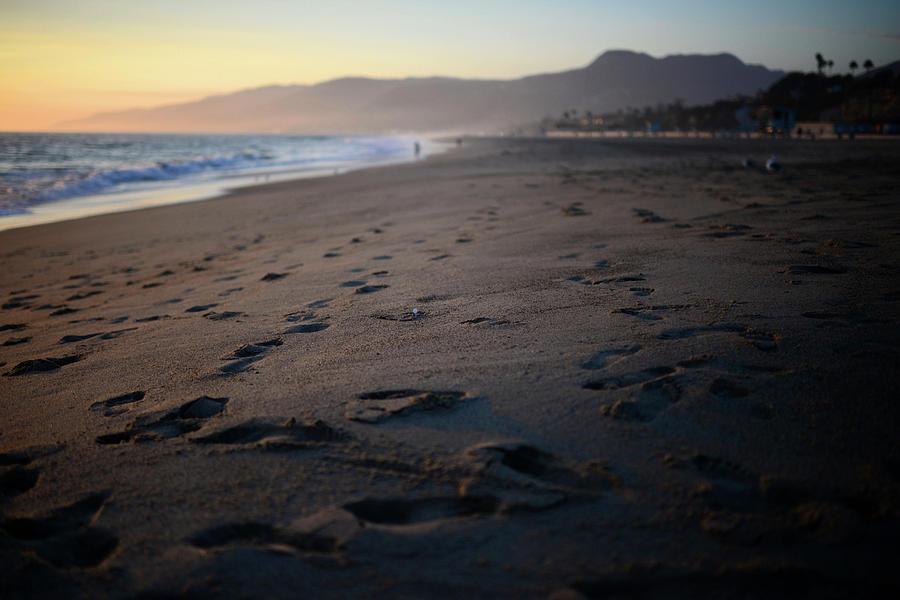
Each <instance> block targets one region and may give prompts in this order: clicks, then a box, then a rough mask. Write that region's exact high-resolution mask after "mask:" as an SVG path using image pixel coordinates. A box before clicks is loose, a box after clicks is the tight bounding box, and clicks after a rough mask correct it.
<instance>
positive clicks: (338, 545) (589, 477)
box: [186, 441, 621, 555]
mask: <svg viewBox="0 0 900 600" xmlns="http://www.w3.org/2000/svg"><path fill="white" fill-rule="evenodd" d="M330 460H336V461H339V462H344V463H345V464H351V465H352V464H354V463H359V464H358V466H359V467H361V468H367V469H368V468H372V465H373V464H374V461H373V460H372V459H368V460H364V461H363V460H360V459H357V458H353V457H352V456H343V455H334V456H331V457H330ZM400 466H403V467H404V470H408V471H410V472H413V473H417V472H424V469H426V468H430V469H439V470H440V471H441V474H440V478H442V479H444V480H446V481H447V483H448V484H452V483H453V482H456V488H457V491H456V492H455V493H444V494H441V493H438V494H433V495H423V496H418V497H416V496H403V497H364V498H362V499H358V500H353V501H350V502H345V503H343V504H340V505H334V506H327V507H324V508H322V509H320V510H318V511H316V512H314V513H312V514H310V515H309V516H305V517H302V518H299V519H294V520H291V521H287V522H282V523H265V522H259V521H239V522H232V523H225V524H221V525H217V526H214V527H210V528H207V529H204V530H201V531H199V532H197V533H195V534H193V535H192V536H190V537H189V538H188V539H187V540H186V541H187V542H188V543H189V544H191V545H193V546H195V547H197V548H201V549H204V550H208V551H215V550H217V549H228V548H232V547H234V546H255V547H261V548H264V549H270V550H272V551H275V552H280V553H284V552H289V553H296V554H300V555H303V554H309V553H319V554H336V553H340V552H342V551H344V550H345V549H346V546H347V545H348V544H349V543H351V542H352V540H353V539H354V538H355V537H356V536H357V535H359V534H360V533H362V532H363V531H364V530H366V529H369V528H376V529H379V530H382V531H386V532H391V531H396V532H397V533H398V534H404V532H408V531H410V530H409V529H408V528H409V527H410V526H415V525H422V524H429V523H439V522H442V521H452V520H463V519H478V518H491V517H494V516H497V515H514V514H518V513H529V512H537V511H545V510H552V509H553V508H556V507H558V506H560V505H561V504H563V503H564V502H566V501H567V500H568V499H570V498H578V497H587V498H592V497H598V496H601V495H603V494H605V493H607V492H609V491H610V490H613V489H616V488H618V487H620V486H621V482H620V481H619V480H618V478H617V477H615V476H614V475H613V474H611V473H610V472H609V471H608V470H606V469H605V468H603V467H601V466H599V465H597V464H595V463H593V462H589V463H586V464H584V465H571V464H568V463H566V462H564V461H562V460H560V459H559V458H557V457H556V456H554V455H552V454H550V453H548V452H545V451H543V450H541V449H539V448H537V447H535V446H532V445H529V444H526V443H524V442H519V441H497V442H486V443H482V444H478V445H475V446H472V447H470V448H468V449H466V450H464V451H463V452H462V453H460V454H458V455H455V456H451V457H448V458H447V459H445V460H444V461H443V462H442V464H441V465H440V466H437V467H435V466H433V465H432V466H431V467H423V466H417V465H415V464H406V463H402V464H401V465H395V466H394V470H395V471H397V470H398V469H399V467H400Z"/></svg>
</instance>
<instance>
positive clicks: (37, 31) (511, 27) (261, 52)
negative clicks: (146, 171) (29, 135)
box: [0, 0, 900, 131]
mask: <svg viewBox="0 0 900 600" xmlns="http://www.w3.org/2000/svg"><path fill="white" fill-rule="evenodd" d="M676 4H677V6H673V5H676ZM617 48H621V49H630V50H637V51H642V52H647V53H649V54H651V55H653V56H665V55H667V54H679V53H682V54H683V53H717V52H726V51H727V52H731V53H733V54H735V55H736V56H738V58H740V59H741V60H743V61H745V62H749V63H758V64H763V65H765V66H767V67H770V68H775V69H786V70H800V69H802V70H813V69H814V68H815V61H814V59H813V55H814V54H815V53H816V52H822V53H823V54H824V55H825V56H826V58H832V59H833V60H834V62H835V65H836V69H835V71H836V72H837V71H846V70H847V64H848V63H849V62H850V60H852V59H856V60H857V61H858V62H859V63H860V64H861V63H862V62H863V60H864V59H866V58H870V59H872V60H873V61H874V62H875V63H876V64H884V63H888V62H892V61H894V60H897V59H900V3H898V2H896V1H895V0H883V1H868V2H867V1H861V2H855V3H850V2H834V1H830V0H824V1H797V2H783V1H770V0H756V1H753V2H747V1H742V2H713V1H704V0H696V1H693V2H691V1H685V2H679V3H671V2H661V1H644V2H631V3H623V2H604V1H593V2H591V1H587V0H584V1H578V0H556V1H549V0H548V1H538V0H510V1H498V2H490V1H470V0H456V1H454V2H443V1H430V0H415V1H412V0H410V1H406V0H393V1H381V2H374V1H371V2H365V1H363V2H360V1H359V0H356V1H344V0H330V1H329V2H311V1H310V2H298V1H290V0H253V1H246V0H242V1H241V2H228V1H227V0H154V1H153V2H121V1H115V0H0V131H2V130H46V129H52V128H53V126H54V124H56V123H59V122H60V121H65V120H69V119H74V118H79V117H83V116H87V115H90V114H92V113H95V112H100V111H108V110H115V109H124V108H133V107H143V106H156V105H160V104H170V103H175V102H183V101H190V100H194V99H198V98H201V97H203V96H207V95H211V94H216V93H225V92H230V91H234V90H237V89H244V88H251V87H257V86H261V85H267V84H272V83H282V84H287V83H316V82H319V81H324V80H327V79H332V78H335V77H341V76H345V75H366V76H371V77H405V76H428V75H447V76H455V77H477V78H498V79H509V78H515V77H519V76H522V75H529V74H535V73H541V72H550V71H559V70H564V69H570V68H575V67H579V66H583V65H585V64H587V63H589V62H590V61H591V60H593V59H594V58H595V57H596V56H597V55H599V54H601V53H602V52H603V51H605V50H608V49H617Z"/></svg>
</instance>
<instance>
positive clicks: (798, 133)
mask: <svg viewBox="0 0 900 600" xmlns="http://www.w3.org/2000/svg"><path fill="white" fill-rule="evenodd" d="M797 137H798V138H802V137H803V128H802V127H798V128H797Z"/></svg>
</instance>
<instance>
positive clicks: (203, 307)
mask: <svg viewBox="0 0 900 600" xmlns="http://www.w3.org/2000/svg"><path fill="white" fill-rule="evenodd" d="M218 305H219V304H218V303H216V302H214V303H212V304H198V305H196V306H192V307H190V308H188V309H186V310H185V311H184V312H186V313H196V312H203V311H204V310H209V309H211V308H213V307H214V306H218Z"/></svg>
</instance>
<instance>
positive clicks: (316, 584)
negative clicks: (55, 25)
mask: <svg viewBox="0 0 900 600" xmlns="http://www.w3.org/2000/svg"><path fill="white" fill-rule="evenodd" d="M773 152H775V153H777V154H778V159H779V162H780V163H781V164H782V165H783V166H784V169H785V170H784V172H783V173H767V172H766V171H765V170H764V169H761V168H759V167H743V166H742V165H741V161H742V159H744V158H751V159H753V160H754V161H755V163H756V164H757V165H761V164H763V163H764V162H765V159H766V158H767V157H768V156H769V155H770V154H772V153H773ZM898 158H900V145H898V144H894V143H891V142H876V141H859V140H858V141H856V142H854V143H848V142H846V141H845V142H843V143H840V142H829V141H822V142H820V141H817V142H808V141H803V142H800V141H797V142H792V141H784V140H731V141H729V140H709V139H705V140H691V139H682V140H664V139H633V140H629V139H621V140H605V141H588V140H466V143H465V145H464V146H463V148H462V149H459V150H454V151H452V152H450V153H448V154H446V155H441V156H437V157H430V158H429V159H427V160H423V161H420V162H419V163H416V164H410V165H401V166H393V167H388V168H378V169H371V170H365V171H358V172H354V173H349V174H345V175H341V176H337V177H330V178H322V179H315V180H303V181H297V182H287V183H279V184H273V185H268V186H260V187H257V188H252V189H247V190H242V191H240V192H238V193H234V194H232V195H230V196H227V197H223V198H218V199H214V200H208V201H204V202H196V203H190V204H182V205H175V206H167V207H162V208H156V209H150V210H143V211H138V212H132V213H122V214H115V215H106V216H99V217H93V218H89V219H84V220H79V221H71V222H66V223H57V224H50V225H44V226H40V227H34V228H27V229H20V230H10V231H4V232H2V233H0V256H2V265H3V268H2V270H0V300H2V302H3V306H2V311H0V329H2V331H0V344H2V346H0V373H2V374H3V376H2V377H0V511H2V512H0V566H2V569H0V570H2V572H3V577H2V578H0V597H3V598H21V597H29V598H30V597H67V598H77V597H85V598H96V597H109V598H133V597H144V598H166V597H173V598H174V597H192V598H193V597H217V598H222V597H225V598H231V597H235V598H238V597H247V598H250V597H270V598H295V597H311V598H456V597H466V598H554V599H556V600H562V599H577V598H607V597H635V596H638V597H696V596H698V595H705V596H716V597H722V596H725V595H728V594H731V595H732V596H734V597H792V598H795V597H803V596H811V595H813V594H815V595H816V596H818V597H826V598H827V597H845V596H865V595H870V596H871V595H882V594H886V593H891V592H896V591H897V587H898V583H897V579H896V576H895V575H894V573H893V570H894V566H895V564H896V561H897V558H898V552H897V549H896V548H897V546H896V539H897V535H898V533H900V527H898V524H900V520H898V512H900V502H898V500H900V448H898V444H897V431H898V425H900V419H898V415H900V410H898V407H897V402H896V398H897V394H896V389H897V388H898V386H900V374H898V373H900V369H898V366H900V365H898V363H900V361H898V351H900V336H898V331H900V330H898V316H900V313H898V306H897V305H898V301H900V280H898V267H900V204H898V197H897V193H898V192H897V190H898V185H897V184H898V179H897V176H896V174H895V173H896V170H895V169H896V165H897V164H898Z"/></svg>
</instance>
